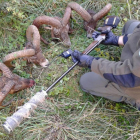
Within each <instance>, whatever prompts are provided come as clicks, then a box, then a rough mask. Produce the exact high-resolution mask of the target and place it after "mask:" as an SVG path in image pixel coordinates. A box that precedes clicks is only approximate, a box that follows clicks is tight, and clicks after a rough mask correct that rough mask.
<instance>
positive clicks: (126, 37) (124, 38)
mask: <svg viewBox="0 0 140 140" xmlns="http://www.w3.org/2000/svg"><path fill="white" fill-rule="evenodd" d="M127 40H128V34H125V35H124V37H123V44H124V45H125V43H126V42H127Z"/></svg>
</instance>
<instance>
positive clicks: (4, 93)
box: [0, 80, 15, 106]
mask: <svg viewBox="0 0 140 140" xmlns="http://www.w3.org/2000/svg"><path fill="white" fill-rule="evenodd" d="M14 85H15V83H14V82H13V80H9V81H8V82H7V84H6V85H5V86H4V88H3V89H2V90H1V91H0V106H3V105H2V102H3V100H4V99H5V98H6V96H7V94H8V93H9V92H10V90H11V89H12V87H13V86H14ZM4 106H5V105H4Z"/></svg>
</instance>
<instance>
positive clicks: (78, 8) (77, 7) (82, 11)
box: [68, 2, 91, 22]
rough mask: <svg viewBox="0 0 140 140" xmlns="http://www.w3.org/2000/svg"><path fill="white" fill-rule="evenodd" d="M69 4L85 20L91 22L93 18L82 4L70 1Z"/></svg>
mask: <svg viewBox="0 0 140 140" xmlns="http://www.w3.org/2000/svg"><path fill="white" fill-rule="evenodd" d="M68 6H69V7H70V8H72V9H73V10H75V11H76V12H77V13H78V14H79V15H81V17H82V18H83V19H84V20H85V21H87V22H89V21H90V20H91V16H90V14H89V13H88V12H87V11H86V10H85V9H84V8H83V7H82V6H80V5H79V4H78V3H76V2H70V3H68Z"/></svg>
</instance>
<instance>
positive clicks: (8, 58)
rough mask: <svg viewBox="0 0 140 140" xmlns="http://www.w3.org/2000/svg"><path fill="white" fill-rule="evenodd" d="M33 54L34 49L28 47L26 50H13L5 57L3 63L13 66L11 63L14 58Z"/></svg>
mask: <svg viewBox="0 0 140 140" xmlns="http://www.w3.org/2000/svg"><path fill="white" fill-rule="evenodd" d="M33 55H35V50H34V49H26V50H20V51H17V52H12V53H10V54H8V55H6V56H5V57H4V58H3V63H4V64H5V65H7V66H8V67H13V65H12V64H11V61H12V60H14V59H17V58H21V57H30V56H33Z"/></svg>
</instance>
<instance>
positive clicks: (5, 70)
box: [0, 62, 13, 78]
mask: <svg viewBox="0 0 140 140" xmlns="http://www.w3.org/2000/svg"><path fill="white" fill-rule="evenodd" d="M0 70H1V71H2V72H3V75H4V76H6V77H7V78H12V77H13V73H12V72H11V71H10V69H9V68H8V67H7V66H6V65H5V64H3V63H1V62H0Z"/></svg>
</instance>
